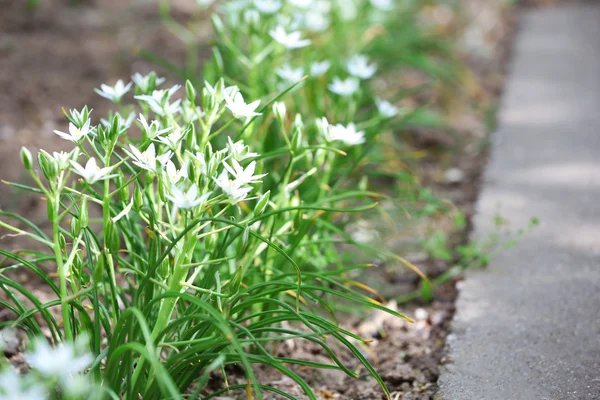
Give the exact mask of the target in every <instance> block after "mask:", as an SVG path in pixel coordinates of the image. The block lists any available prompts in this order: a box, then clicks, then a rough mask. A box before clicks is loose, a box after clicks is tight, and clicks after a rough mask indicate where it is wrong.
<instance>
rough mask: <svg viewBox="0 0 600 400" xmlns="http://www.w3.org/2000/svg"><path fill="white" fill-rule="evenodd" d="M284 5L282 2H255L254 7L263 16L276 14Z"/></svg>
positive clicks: (277, 0) (268, 0)
mask: <svg viewBox="0 0 600 400" xmlns="http://www.w3.org/2000/svg"><path fill="white" fill-rule="evenodd" d="M282 5H283V4H281V1H280V0H254V7H256V8H257V9H258V11H260V12H261V13H263V14H275V13H276V12H277V11H279V9H280V8H281V6H282Z"/></svg>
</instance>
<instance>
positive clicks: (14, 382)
mask: <svg viewBox="0 0 600 400" xmlns="http://www.w3.org/2000/svg"><path fill="white" fill-rule="evenodd" d="M47 398H48V393H47V391H46V388H44V387H43V386H41V385H38V384H29V385H25V382H23V379H21V377H20V376H19V375H18V374H17V373H16V372H15V369H14V368H12V367H8V368H5V369H4V371H2V373H0V400H45V399H47Z"/></svg>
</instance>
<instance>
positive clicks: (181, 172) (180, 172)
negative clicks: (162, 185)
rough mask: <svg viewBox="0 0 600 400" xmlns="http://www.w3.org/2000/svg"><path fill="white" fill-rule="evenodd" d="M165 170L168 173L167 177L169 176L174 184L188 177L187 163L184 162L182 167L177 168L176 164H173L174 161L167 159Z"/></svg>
mask: <svg viewBox="0 0 600 400" xmlns="http://www.w3.org/2000/svg"><path fill="white" fill-rule="evenodd" d="M165 170H166V173H167V178H169V180H170V181H171V183H172V184H175V183H177V182H179V181H180V180H181V179H182V178H187V177H188V172H187V170H188V168H187V164H184V165H183V166H182V167H181V168H180V169H177V168H176V167H175V164H173V161H171V160H169V161H167V165H166V167H165Z"/></svg>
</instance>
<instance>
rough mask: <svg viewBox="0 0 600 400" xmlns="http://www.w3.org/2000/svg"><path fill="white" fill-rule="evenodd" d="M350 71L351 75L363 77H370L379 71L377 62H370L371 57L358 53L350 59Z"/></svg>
mask: <svg viewBox="0 0 600 400" xmlns="http://www.w3.org/2000/svg"><path fill="white" fill-rule="evenodd" d="M347 67H348V72H350V75H354V76H357V77H359V78H361V79H369V78H371V77H372V76H373V75H375V72H376V71H377V66H376V65H375V64H369V59H368V58H367V57H366V56H363V55H361V54H357V55H355V56H353V57H352V58H351V59H350V60H349V61H348V65H347Z"/></svg>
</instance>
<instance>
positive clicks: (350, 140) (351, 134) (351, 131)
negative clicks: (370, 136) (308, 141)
mask: <svg viewBox="0 0 600 400" xmlns="http://www.w3.org/2000/svg"><path fill="white" fill-rule="evenodd" d="M325 139H326V140H327V141H328V142H333V141H335V140H340V141H342V142H344V143H345V144H347V145H348V146H355V145H357V144H362V143H364V142H365V132H364V131H358V132H357V131H356V125H354V123H352V122H351V123H349V124H348V126H344V125H342V124H336V125H333V126H330V127H329V130H328V132H327V133H326V136H325Z"/></svg>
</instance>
